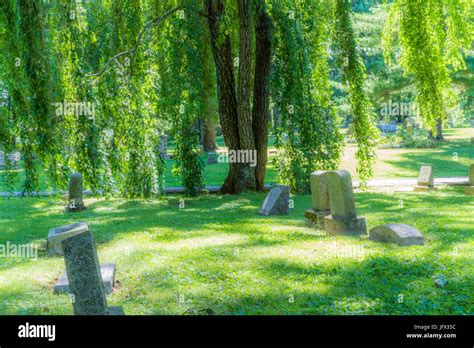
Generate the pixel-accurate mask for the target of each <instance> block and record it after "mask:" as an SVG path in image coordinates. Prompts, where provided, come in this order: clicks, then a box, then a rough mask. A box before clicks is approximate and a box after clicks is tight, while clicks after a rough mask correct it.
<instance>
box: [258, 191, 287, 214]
mask: <svg viewBox="0 0 474 348" xmlns="http://www.w3.org/2000/svg"><path fill="white" fill-rule="evenodd" d="M289 206H290V188H289V187H288V186H286V185H273V186H272V188H271V189H270V192H268V194H267V196H266V197H265V200H264V201H263V203H262V206H261V207H260V210H259V212H258V213H259V214H260V215H265V216H268V215H286V214H288V212H289V209H290V207H289Z"/></svg>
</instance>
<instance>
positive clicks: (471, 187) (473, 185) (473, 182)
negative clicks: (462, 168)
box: [464, 163, 474, 196]
mask: <svg viewBox="0 0 474 348" xmlns="http://www.w3.org/2000/svg"><path fill="white" fill-rule="evenodd" d="M464 193H466V195H468V196H474V163H473V164H471V165H470V166H469V183H468V185H467V186H466V187H465V188H464Z"/></svg>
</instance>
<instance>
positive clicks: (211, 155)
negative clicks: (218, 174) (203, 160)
mask: <svg viewBox="0 0 474 348" xmlns="http://www.w3.org/2000/svg"><path fill="white" fill-rule="evenodd" d="M216 163H217V154H216V153H215V152H208V153H207V164H216Z"/></svg>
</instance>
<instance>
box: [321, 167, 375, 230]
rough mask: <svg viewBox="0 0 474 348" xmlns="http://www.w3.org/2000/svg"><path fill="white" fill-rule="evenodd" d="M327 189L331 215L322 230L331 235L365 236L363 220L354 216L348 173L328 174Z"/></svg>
mask: <svg viewBox="0 0 474 348" xmlns="http://www.w3.org/2000/svg"><path fill="white" fill-rule="evenodd" d="M327 187H328V193H329V207H330V208H331V215H329V216H326V217H325V218H324V219H323V220H324V229H325V230H326V232H327V233H329V234H332V235H337V234H367V227H366V224H365V219H364V218H361V217H357V216H356V209H355V201H354V193H353V191H352V179H351V175H350V174H349V172H347V171H345V170H336V171H332V172H328V174H327Z"/></svg>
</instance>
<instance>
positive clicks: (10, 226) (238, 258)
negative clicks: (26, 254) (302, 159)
mask: <svg viewBox="0 0 474 348" xmlns="http://www.w3.org/2000/svg"><path fill="white" fill-rule="evenodd" d="M182 198H184V197H181V196H166V197H163V198H159V199H154V200H145V201H124V200H120V199H116V200H103V199H97V198H88V199H87V200H86V204H87V206H88V209H87V210H86V211H84V212H80V213H70V214H66V213H63V206H64V204H65V202H63V201H62V200H61V199H60V198H10V199H6V198H3V199H0V222H1V226H2V227H3V228H2V233H1V234H0V244H5V243H6V242H7V241H9V242H10V243H17V244H24V243H35V244H37V245H38V246H39V248H40V253H39V257H38V259H37V260H36V261H35V260H31V259H20V258H12V257H10V258H2V259H1V262H0V314H72V305H71V303H70V302H69V298H68V296H65V295H60V296H58V295H52V292H51V286H52V285H53V283H54V281H55V279H56V278H57V277H58V276H59V274H60V273H61V272H62V271H63V270H64V261H63V259H62V258H60V257H46V255H45V238H46V235H47V232H48V229H50V228H52V227H57V226H60V225H64V224H68V223H72V222H75V221H82V220H84V221H87V222H88V223H89V226H90V227H91V229H92V231H93V234H94V237H95V240H96V242H97V243H98V250H99V257H100V259H101V261H102V262H115V263H116V264H117V279H118V281H119V284H118V286H117V289H116V291H115V292H114V293H113V294H112V295H110V296H109V297H108V302H109V303H110V304H112V305H122V306H123V307H124V310H125V313H126V314H129V315H132V314H178V315H179V314H183V313H184V312H186V311H188V310H189V311H190V312H192V313H200V312H199V311H198V309H199V308H204V309H207V308H210V309H211V310H212V311H213V312H214V313H215V314H236V315H242V314H473V313H474V298H473V295H474V294H473V292H472V289H473V288H474V262H473V261H474V260H473V250H474V229H473V226H474V214H473V212H474V202H473V199H472V197H468V196H465V195H464V194H463V188H462V187H442V188H441V189H440V190H438V191H436V192H432V193H389V192H385V193H384V192H375V191H373V192H362V193H360V192H358V193H356V194H355V198H356V205H357V209H358V214H359V215H361V216H364V217H365V218H366V219H367V224H368V228H369V229H370V228H372V227H374V226H377V225H380V224H384V223H390V222H393V223H407V224H410V225H413V226H415V227H416V228H418V229H419V230H420V231H421V232H422V234H423V235H424V236H425V245H424V246H410V247H399V246H396V245H390V244H379V243H375V242H372V241H369V240H367V239H366V238H359V237H349V236H338V237H333V236H326V235H325V234H324V233H323V232H321V231H316V230H313V229H309V228H306V227H304V222H303V212H304V210H305V209H307V208H309V207H310V202H311V199H310V196H294V197H293V199H294V206H295V208H294V209H293V210H291V212H290V214H289V215H288V216H274V217H262V216H259V215H257V214H256V211H257V209H258V207H259V205H260V203H261V202H262V200H263V198H264V194H257V193H253V194H243V195H240V196H214V195H213V196H202V197H198V198H193V199H188V198H184V199H185V207H184V208H179V200H180V199H182ZM437 277H444V279H446V280H447V283H446V285H445V286H444V287H437V286H436V285H435V279H436V278H437Z"/></svg>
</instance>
